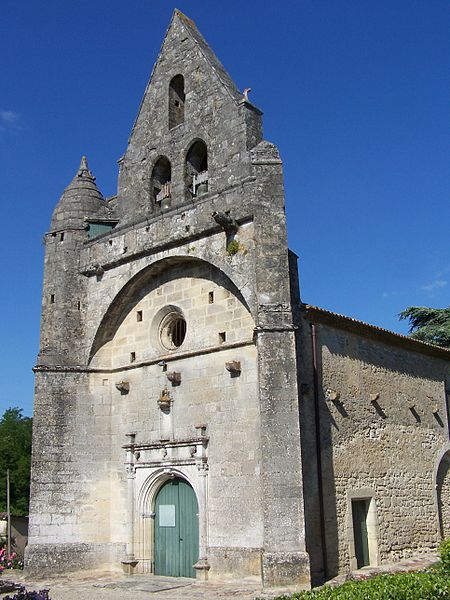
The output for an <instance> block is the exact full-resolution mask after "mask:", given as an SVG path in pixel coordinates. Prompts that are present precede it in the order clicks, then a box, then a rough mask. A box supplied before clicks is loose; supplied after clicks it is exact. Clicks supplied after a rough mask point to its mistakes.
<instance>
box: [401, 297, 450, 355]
mask: <svg viewBox="0 0 450 600" xmlns="http://www.w3.org/2000/svg"><path fill="white" fill-rule="evenodd" d="M399 317H400V319H409V325H410V327H409V333H410V335H411V337H413V338H415V339H416V340H421V341H422V342H429V343H430V344H436V345H437V346H444V347H445V348H450V306H449V307H448V308H426V307H425V306H410V307H409V308H407V309H405V310H404V311H402V312H401V313H400V315H399Z"/></svg>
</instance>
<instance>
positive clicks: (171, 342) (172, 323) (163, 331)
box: [159, 311, 186, 350]
mask: <svg viewBox="0 0 450 600" xmlns="http://www.w3.org/2000/svg"><path fill="white" fill-rule="evenodd" d="M185 337H186V321H185V319H184V317H183V315H182V314H180V313H179V312H178V311H177V312H170V313H169V314H167V315H166V316H165V317H164V318H163V319H162V321H161V324H160V326H159V339H160V342H161V344H162V345H163V346H164V348H166V349H167V350H176V349H177V348H179V347H180V346H181V345H182V343H183V342H184V339H185Z"/></svg>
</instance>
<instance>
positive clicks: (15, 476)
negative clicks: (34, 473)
mask: <svg viewBox="0 0 450 600" xmlns="http://www.w3.org/2000/svg"><path fill="white" fill-rule="evenodd" d="M32 422H33V420H32V419H31V418H30V417H24V416H23V415H22V409H20V408H8V409H7V410H5V412H4V413H3V416H2V418H1V419H0V511H6V471H7V469H9V477H10V493H11V494H10V501H11V513H12V514H14V515H18V516H20V515H22V516H23V515H27V514H28V502H29V497H30V468H31V429H32Z"/></svg>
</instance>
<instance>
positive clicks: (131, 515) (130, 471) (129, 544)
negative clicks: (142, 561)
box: [122, 433, 138, 575]
mask: <svg viewBox="0 0 450 600" xmlns="http://www.w3.org/2000/svg"><path fill="white" fill-rule="evenodd" d="M126 435H127V437H128V438H129V439H130V442H129V444H128V445H127V459H126V463H125V468H126V472H127V489H128V519H127V541H126V554H125V558H124V559H123V560H122V567H123V570H124V572H125V573H126V574H127V575H132V573H133V572H134V569H135V567H136V565H137V563H138V561H137V560H136V559H135V556H134V521H135V484H136V467H135V464H134V441H135V438H136V434H135V433H127V434H126Z"/></svg>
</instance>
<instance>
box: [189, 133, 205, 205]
mask: <svg viewBox="0 0 450 600" xmlns="http://www.w3.org/2000/svg"><path fill="white" fill-rule="evenodd" d="M208 179H209V175H208V150H207V148H206V144H205V142H203V141H202V140H197V141H196V142H194V143H193V144H192V146H191V147H190V148H189V151H188V153H187V156H186V182H187V188H188V190H189V192H190V195H191V197H192V198H197V197H199V196H202V195H203V194H206V193H207V192H208Z"/></svg>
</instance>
